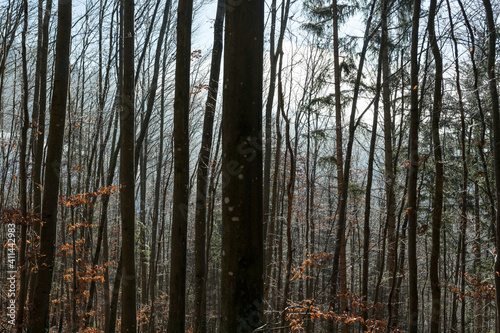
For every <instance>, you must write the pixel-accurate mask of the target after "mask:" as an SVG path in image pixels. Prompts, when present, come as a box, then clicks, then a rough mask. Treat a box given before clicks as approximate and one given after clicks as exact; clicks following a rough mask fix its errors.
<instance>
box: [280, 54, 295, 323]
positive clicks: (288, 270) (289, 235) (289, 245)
mask: <svg viewBox="0 0 500 333" xmlns="http://www.w3.org/2000/svg"><path fill="white" fill-rule="evenodd" d="M280 62H281V61H280ZM278 108H279V110H278V112H279V111H281V116H282V117H283V119H284V120H285V143H286V148H287V150H288V153H289V154H290V177H289V179H288V184H287V186H286V196H287V199H288V200H287V214H286V244H287V251H286V254H287V260H286V274H285V288H284V289H283V304H282V309H286V308H287V303H288V298H289V297H290V278H291V273H292V262H293V247H292V212H293V189H294V187H295V154H294V152H293V149H292V145H291V139H290V120H289V119H288V117H287V115H286V114H285V106H284V98H283V88H282V83H281V71H280V74H279V79H278ZM286 314H287V311H283V313H282V315H281V326H282V327H285V324H286ZM282 332H286V329H283V330H282Z"/></svg>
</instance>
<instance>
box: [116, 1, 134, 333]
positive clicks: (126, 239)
mask: <svg viewBox="0 0 500 333" xmlns="http://www.w3.org/2000/svg"><path fill="white" fill-rule="evenodd" d="M134 8H135V6H134V0H123V9H122V10H123V52H122V55H123V58H122V64H123V72H122V73H123V79H122V82H123V91H122V92H123V93H122V95H121V98H122V99H121V110H120V137H121V152H120V184H121V189H120V215H121V225H122V228H121V229H122V253H121V255H122V260H121V261H122V267H123V272H122V323H121V330H122V332H133V333H135V332H136V331H137V316H136V307H137V295H136V291H137V290H136V268H135V165H134V161H135V158H134V153H135V151H134V150H135V149H134V143H135V87H134V40H135V28H134V17H135V14H134Z"/></svg>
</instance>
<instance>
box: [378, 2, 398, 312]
mask: <svg viewBox="0 0 500 333" xmlns="http://www.w3.org/2000/svg"><path fill="white" fill-rule="evenodd" d="M389 11H390V5H389V0H384V1H383V3H382V13H381V16H382V40H381V41H380V47H381V51H380V52H381V53H382V77H383V81H382V100H383V106H384V156H385V158H384V161H385V192H386V209H387V212H386V214H387V237H388V239H387V247H388V251H387V271H388V273H389V286H391V285H392V284H393V283H395V281H394V280H393V279H392V272H393V271H394V266H395V265H396V238H395V236H396V219H395V212H394V211H395V205H396V198H395V195H394V185H395V184H394V182H395V176H394V171H393V169H392V165H393V163H392V162H393V161H392V158H393V150H392V121H391V118H392V117H391V91H390V86H389V75H390V72H389V71H390V63H389V54H388V43H389V30H388V20H389V17H388V16H389ZM394 301H395V300H394V299H391V300H389V302H390V303H391V304H392V303H394Z"/></svg>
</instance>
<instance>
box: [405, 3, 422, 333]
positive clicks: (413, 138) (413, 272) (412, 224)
mask: <svg viewBox="0 0 500 333" xmlns="http://www.w3.org/2000/svg"><path fill="white" fill-rule="evenodd" d="M420 2H421V1H420V0H414V2H413V22H412V31H411V55H410V63H411V74H410V89H411V95H410V135H409V140H410V142H409V155H410V169H409V174H408V205H407V214H408V267H409V270H408V272H409V281H408V285H409V295H408V296H409V314H408V331H409V333H417V331H418V288H417V275H418V264H417V177H418V162H419V161H418V126H419V110H418V88H419V87H420V86H419V82H418V44H419V36H418V25H419V21H420Z"/></svg>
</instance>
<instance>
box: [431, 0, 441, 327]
mask: <svg viewBox="0 0 500 333" xmlns="http://www.w3.org/2000/svg"><path fill="white" fill-rule="evenodd" d="M436 6H437V1H436V0H431V3H430V8H429V22H428V25H427V29H428V31H429V40H430V44H431V48H432V54H433V56H434V62H435V64H436V76H435V81H434V101H433V106H432V128H431V132H432V142H433V150H434V166H435V172H436V174H435V176H434V177H435V187H434V203H433V210H432V249H431V262H430V267H429V277H430V284H431V292H432V308H431V333H439V332H441V331H440V324H441V285H440V282H439V257H440V246H441V217H442V211H443V156H442V153H441V140H440V138H439V122H440V116H441V106H442V91H441V90H442V81H443V60H442V58H441V53H440V51H439V45H438V42H437V36H436V30H435V28H434V20H435V17H436V12H437V9H436Z"/></svg>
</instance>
